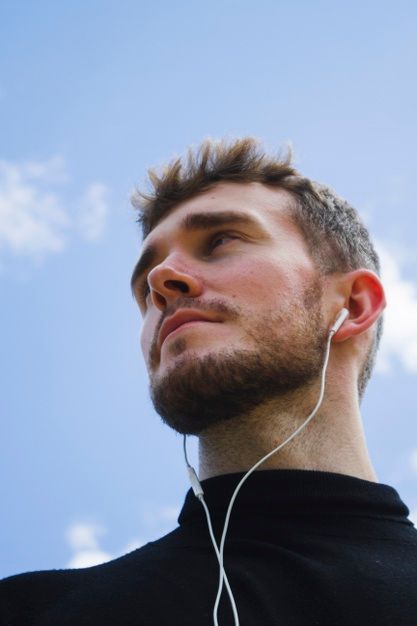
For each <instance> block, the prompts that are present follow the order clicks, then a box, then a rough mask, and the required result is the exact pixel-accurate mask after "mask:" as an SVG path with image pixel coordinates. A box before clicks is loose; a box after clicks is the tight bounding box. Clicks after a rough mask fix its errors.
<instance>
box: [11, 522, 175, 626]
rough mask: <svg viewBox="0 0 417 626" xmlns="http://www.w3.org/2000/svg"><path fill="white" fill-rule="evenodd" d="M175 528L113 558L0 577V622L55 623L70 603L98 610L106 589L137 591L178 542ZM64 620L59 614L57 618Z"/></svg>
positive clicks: (126, 592) (21, 625) (152, 577)
mask: <svg viewBox="0 0 417 626" xmlns="http://www.w3.org/2000/svg"><path fill="white" fill-rule="evenodd" d="M175 535H176V533H175V531H174V532H173V533H170V534H169V535H167V536H165V537H163V538H161V539H159V540H157V541H155V542H152V543H148V544H146V545H145V546H143V547H142V548H139V549H137V550H134V551H133V552H130V553H128V554H125V555H123V556H121V557H119V558H117V559H114V560H112V561H108V562H107V563H102V564H101V565H95V566H93V567H86V568H80V569H55V570H44V571H34V572H25V573H22V574H16V575H14V576H9V577H8V578H4V579H3V580H0V626H38V625H39V626H41V625H42V626H44V624H48V625H49V624H51V625H52V624H56V623H59V622H56V619H58V617H59V619H61V614H62V615H63V614H64V613H66V612H67V611H68V609H69V608H70V609H71V611H72V610H74V611H76V608H77V607H78V606H80V607H81V606H84V607H85V606H86V604H87V605H88V607H89V610H90V609H91V611H93V613H94V612H95V611H96V610H99V607H100V605H102V604H103V601H105V599H106V598H107V597H108V595H109V594H111V595H112V596H113V599H114V597H115V595H116V596H118V597H120V598H123V597H126V595H130V593H132V591H133V587H134V588H135V590H136V591H135V593H138V596H140V595H141V590H143V591H144V590H145V588H146V587H147V584H148V581H149V580H154V581H155V573H156V570H157V569H158V564H159V566H160V564H161V560H164V559H169V558H170V553H171V548H174V552H176V549H175V547H176V545H177V544H178V542H177V539H176V536H175ZM63 622H64V620H62V623H63Z"/></svg>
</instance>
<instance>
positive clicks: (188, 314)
mask: <svg viewBox="0 0 417 626" xmlns="http://www.w3.org/2000/svg"><path fill="white" fill-rule="evenodd" d="M219 321H220V320H218V319H213V318H212V317H210V316H208V315H205V314H204V313H200V311H191V310H187V311H177V312H176V313H174V315H171V316H170V317H168V318H167V319H166V320H165V321H164V323H163V324H162V326H161V330H160V331H159V337H158V343H159V347H161V346H162V344H163V343H164V341H165V339H166V338H167V337H168V335H169V334H170V333H172V332H173V331H174V330H176V329H177V328H178V327H179V326H182V325H183V324H187V322H219Z"/></svg>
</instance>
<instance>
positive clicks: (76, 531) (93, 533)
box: [66, 523, 113, 567]
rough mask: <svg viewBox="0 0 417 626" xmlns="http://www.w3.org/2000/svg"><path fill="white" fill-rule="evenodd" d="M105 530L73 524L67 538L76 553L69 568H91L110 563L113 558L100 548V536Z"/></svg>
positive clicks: (70, 561) (87, 525)
mask: <svg viewBox="0 0 417 626" xmlns="http://www.w3.org/2000/svg"><path fill="white" fill-rule="evenodd" d="M104 533H105V530H104V529H103V528H102V527H101V526H97V525H96V524H85V523H84V524H83V523H78V524H73V525H72V526H70V527H69V528H68V530H67V533H66V538H67V541H68V543H69V544H70V546H71V548H72V549H73V550H75V553H74V554H73V556H72V557H71V559H70V560H69V562H68V564H67V567H91V566H92V565H99V564H100V563H105V562H106V561H110V560H111V559H112V558H113V557H112V555H111V554H109V553H108V552H105V551H104V550H102V549H101V548H100V546H99V542H98V536H99V535H103V534H104Z"/></svg>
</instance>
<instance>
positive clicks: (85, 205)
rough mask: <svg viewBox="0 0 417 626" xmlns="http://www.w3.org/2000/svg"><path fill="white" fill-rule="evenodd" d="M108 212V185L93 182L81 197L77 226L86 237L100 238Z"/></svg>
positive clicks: (91, 238) (91, 239)
mask: <svg viewBox="0 0 417 626" xmlns="http://www.w3.org/2000/svg"><path fill="white" fill-rule="evenodd" d="M108 212H109V209H108V202H107V187H106V186H105V185H102V184H101V183H93V184H91V185H90V186H89V187H88V189H87V190H86V192H85V193H84V195H83V197H82V198H81V202H80V211H79V214H78V217H77V227H78V229H79V231H80V232H81V234H82V236H83V237H85V239H89V240H90V241H93V240H97V239H100V237H101V236H102V235H103V233H104V229H105V226H106V222H107V215H108Z"/></svg>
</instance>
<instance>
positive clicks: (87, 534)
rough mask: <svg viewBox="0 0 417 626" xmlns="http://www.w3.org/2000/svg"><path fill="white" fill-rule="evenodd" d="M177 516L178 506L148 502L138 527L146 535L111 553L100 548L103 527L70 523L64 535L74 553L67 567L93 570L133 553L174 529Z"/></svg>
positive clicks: (133, 539) (103, 532) (84, 523)
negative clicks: (94, 567) (93, 567)
mask: <svg viewBox="0 0 417 626" xmlns="http://www.w3.org/2000/svg"><path fill="white" fill-rule="evenodd" d="M178 513H179V510H178V507H175V506H156V505H152V504H149V503H148V505H147V506H146V507H145V506H143V510H142V512H141V514H140V517H141V521H140V524H139V525H140V527H141V528H142V530H143V535H144V536H143V537H134V538H132V539H130V540H129V541H128V542H127V543H126V544H125V545H124V546H123V547H122V548H121V549H120V550H119V551H118V552H117V553H111V552H108V551H106V550H105V549H103V548H102V546H101V545H100V544H101V538H102V537H103V536H104V535H105V534H106V532H107V531H106V529H105V528H104V527H103V526H101V525H98V524H95V523H90V522H77V523H74V524H71V526H69V527H68V529H67V531H66V534H65V535H66V540H67V542H68V544H69V546H70V547H71V550H72V551H73V555H72V556H71V558H70V560H69V561H68V563H67V567H71V568H78V567H91V566H92V565H99V564H100V563H105V562H106V561H110V560H111V559H115V558H117V557H118V556H120V555H122V554H127V553H128V552H132V551H133V550H136V549H137V548H140V547H141V546H143V545H144V544H145V543H147V542H148V541H151V540H153V539H156V538H158V537H160V536H161V535H163V534H165V533H167V532H168V531H170V530H172V528H173V527H174V525H175V521H176V519H177V517H178Z"/></svg>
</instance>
